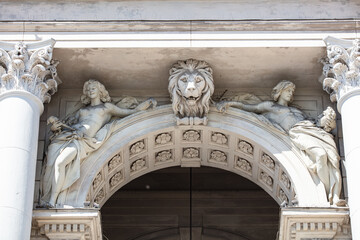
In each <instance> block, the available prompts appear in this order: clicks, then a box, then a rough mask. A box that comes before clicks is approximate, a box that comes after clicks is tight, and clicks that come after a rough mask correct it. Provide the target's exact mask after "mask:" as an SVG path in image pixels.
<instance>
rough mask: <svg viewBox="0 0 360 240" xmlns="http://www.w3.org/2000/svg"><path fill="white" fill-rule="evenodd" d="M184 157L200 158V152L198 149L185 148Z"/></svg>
mask: <svg viewBox="0 0 360 240" xmlns="http://www.w3.org/2000/svg"><path fill="white" fill-rule="evenodd" d="M183 155H184V157H185V158H199V157H200V151H199V149H197V148H185V149H184V152H183Z"/></svg>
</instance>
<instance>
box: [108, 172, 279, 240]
mask: <svg viewBox="0 0 360 240" xmlns="http://www.w3.org/2000/svg"><path fill="white" fill-rule="evenodd" d="M101 214H102V229H103V234H104V235H105V237H104V239H109V240H114V239H117V240H122V239H124V240H125V239H127V240H130V239H131V240H146V239H148V240H150V239H161V240H180V239H194V240H195V239H202V240H215V239H216V240H222V239H224V240H225V239H227V240H232V239H234V240H235V239H236V240H248V239H249V240H250V239H251V240H262V239H275V238H276V233H277V230H278V223H279V205H278V203H276V201H275V200H274V199H273V198H272V197H271V196H270V195H269V194H268V193H266V192H265V191H264V190H263V189H262V188H261V187H259V186H258V185H256V184H254V183H253V182H251V181H249V180H248V179H246V178H244V177H241V176H239V175H238V174H235V173H232V172H229V171H225V170H221V169H217V168H211V167H200V168H181V167H172V168H166V169H162V170H157V171H154V172H151V173H148V174H145V175H143V176H141V177H139V178H137V179H135V180H133V181H131V182H130V183H128V184H127V185H125V186H123V187H122V188H121V189H120V190H118V191H117V192H116V193H115V194H113V195H112V197H111V198H110V199H108V200H107V202H106V203H105V205H104V206H103V207H102V209H101ZM190 232H191V234H192V238H189V236H190Z"/></svg>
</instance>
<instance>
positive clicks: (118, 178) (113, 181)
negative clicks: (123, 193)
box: [109, 171, 124, 188]
mask: <svg viewBox="0 0 360 240" xmlns="http://www.w3.org/2000/svg"><path fill="white" fill-rule="evenodd" d="M123 179H124V175H123V172H122V171H119V172H117V173H115V174H114V176H112V177H111V178H110V181H109V185H110V188H114V187H115V186H116V185H118V184H119V183H120V182H121V181H122V180H123Z"/></svg>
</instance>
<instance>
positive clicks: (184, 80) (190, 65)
mask: <svg viewBox="0 0 360 240" xmlns="http://www.w3.org/2000/svg"><path fill="white" fill-rule="evenodd" d="M169 92H170V96H171V99H172V107H173V110H174V112H175V114H176V115H177V117H179V118H184V117H199V118H203V117H205V116H206V114H207V113H208V112H209V104H210V97H211V96H212V94H213V93H214V80H213V76H212V69H211V67H210V66H209V64H208V63H207V62H205V61H199V60H195V59H188V60H185V61H178V62H177V63H175V64H174V65H173V66H172V68H171V69H170V77H169Z"/></svg>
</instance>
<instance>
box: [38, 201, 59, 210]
mask: <svg viewBox="0 0 360 240" xmlns="http://www.w3.org/2000/svg"><path fill="white" fill-rule="evenodd" d="M38 207H39V208H46V209H49V208H55V206H54V205H52V204H51V203H49V202H42V203H41V204H40V205H39V206H38Z"/></svg>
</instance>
